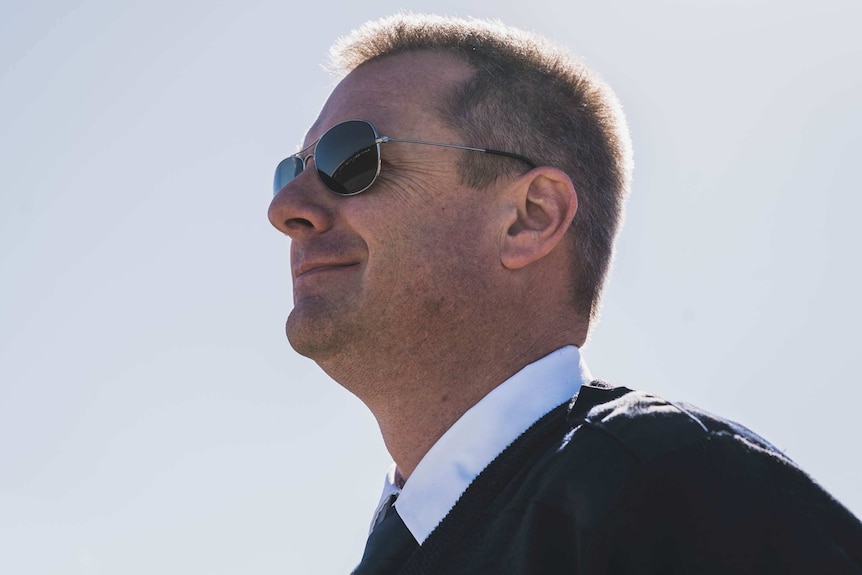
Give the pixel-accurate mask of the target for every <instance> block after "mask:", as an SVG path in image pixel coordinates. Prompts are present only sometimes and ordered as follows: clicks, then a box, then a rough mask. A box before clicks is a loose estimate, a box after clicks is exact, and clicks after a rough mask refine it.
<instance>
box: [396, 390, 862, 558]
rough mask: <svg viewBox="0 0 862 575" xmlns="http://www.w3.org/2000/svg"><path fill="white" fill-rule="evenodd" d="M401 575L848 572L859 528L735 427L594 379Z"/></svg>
mask: <svg viewBox="0 0 862 575" xmlns="http://www.w3.org/2000/svg"><path fill="white" fill-rule="evenodd" d="M492 432H493V430H489V433H492ZM825 447H827V448H828V446H825ZM399 573H400V574H401V575H410V574H421V573H424V574H428V573H439V574H446V575H458V574H471V575H476V574H485V573H487V574H525V575H526V574H529V575H542V574H562V573H567V574H584V575H586V574H590V575H594V574H595V575H597V574H648V573H649V574H653V573H654V574H659V573H660V574H662V575H666V574H670V573H703V574H712V573H715V574H718V573H722V574H723V573H740V574H748V573H782V574H784V573H799V574H802V573H805V574H814V573H816V574H822V573H823V574H825V573H829V574H833V573H834V574H845V573H846V574H850V573H852V574H856V575H859V574H862V524H860V522H859V520H858V519H856V518H855V517H854V516H853V515H852V514H851V513H850V512H849V511H848V510H846V509H845V508H844V507H842V506H841V505H840V504H839V503H838V502H837V501H835V500H834V499H833V498H832V497H831V496H829V494H827V493H826V492H825V491H824V490H823V489H821V488H820V487H819V486H818V485H817V484H816V483H814V482H813V481H812V480H811V479H810V478H809V477H808V476H807V475H806V474H805V473H803V472H802V471H801V470H799V468H798V467H796V465H795V464H794V463H793V462H791V461H790V460H789V459H788V458H787V457H786V456H784V455H783V454H781V453H780V452H779V451H778V450H777V449H775V448H774V447H772V446H771V445H770V444H769V443H767V442H766V441H764V440H763V439H762V438H760V437H758V436H757V435H755V434H754V433H752V432H751V431H749V430H748V429H746V428H744V427H742V426H741V425H738V424H736V423H733V422H730V421H727V420H724V419H721V418H718V417H716V416H713V415H710V414H708V413H706V412H704V411H702V410H699V409H697V408H695V407H692V406H688V405H682V404H676V403H671V402H668V401H665V400H663V399H660V398H657V397H655V396H652V395H649V394H646V393H643V392H636V391H631V390H629V389H626V388H612V387H610V386H608V385H607V384H604V383H602V382H593V383H592V384H589V385H586V386H584V387H582V388H581V391H580V392H579V394H578V395H577V396H576V397H575V398H574V399H573V400H572V402H571V403H570V404H569V405H561V406H559V407H558V408H556V409H554V410H553V411H551V412H550V413H549V414H547V415H546V416H545V417H543V418H542V419H540V420H539V421H538V422H536V423H535V424H534V425H533V426H532V427H530V429H528V430H527V431H526V432H524V434H522V435H521V436H520V437H519V438H518V439H517V440H515V441H514V442H513V443H512V444H511V445H510V446H509V447H508V448H507V449H506V450H505V451H503V453H501V454H500V455H499V456H498V457H497V458H496V459H495V460H494V461H493V462H492V463H491V464H490V465H488V467H487V468H486V469H485V470H484V471H483V472H482V473H481V474H480V475H479V476H478V477H477V478H476V479H475V481H473V483H472V484H471V485H470V486H469V487H468V488H467V490H466V491H465V492H464V494H463V495H462V496H461V498H460V499H459V500H458V502H457V503H456V505H455V507H454V508H453V509H452V510H451V511H450V512H449V514H448V515H447V516H446V517H445V518H444V519H443V520H442V521H441V522H440V524H439V525H438V526H437V528H436V529H435V530H434V531H433V532H432V533H431V534H430V535H429V537H428V539H426V540H425V542H424V543H423V544H422V545H421V546H420V547H419V549H418V550H417V551H416V552H415V553H414V554H413V555H412V556H411V558H410V559H409V560H408V562H407V563H406V564H405V565H404V567H403V568H402V569H401V571H400V572H399Z"/></svg>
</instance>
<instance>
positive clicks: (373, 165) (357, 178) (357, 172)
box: [314, 120, 380, 196]
mask: <svg viewBox="0 0 862 575" xmlns="http://www.w3.org/2000/svg"><path fill="white" fill-rule="evenodd" d="M314 167H315V168H316V169H317V172H318V173H319V174H320V179H321V180H322V181H323V183H324V184H325V185H326V187H328V188H329V189H330V190H332V191H333V192H335V193H336V194H341V195H344V196H350V195H353V194H358V193H359V192H361V191H363V190H365V189H367V188H368V186H370V185H371V184H372V182H374V178H376V177H377V173H378V171H379V169H380V157H379V155H378V148H377V143H376V142H375V134H374V128H372V127H371V124H369V123H367V122H363V121H359V120H350V121H347V122H343V123H341V124H338V125H336V126H333V127H332V129H330V130H329V131H328V132H326V133H325V134H324V135H323V137H321V138H320V141H319V142H318V143H317V147H316V148H315V150H314Z"/></svg>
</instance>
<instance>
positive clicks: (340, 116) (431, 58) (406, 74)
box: [305, 51, 473, 145]
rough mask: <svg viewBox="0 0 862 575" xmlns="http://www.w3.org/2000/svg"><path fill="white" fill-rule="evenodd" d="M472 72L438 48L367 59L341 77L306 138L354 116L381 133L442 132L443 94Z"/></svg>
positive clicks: (424, 134) (422, 134)
mask: <svg viewBox="0 0 862 575" xmlns="http://www.w3.org/2000/svg"><path fill="white" fill-rule="evenodd" d="M472 74H473V70H472V69H471V68H470V66H469V65H468V64H467V63H466V62H464V61H463V60H460V59H459V58H457V57H455V56H453V55H451V54H446V53H440V52H431V51H419V52H408V53H404V54H398V55H395V56H386V57H384V58H382V59H380V60H377V61H373V62H367V63H365V64H363V65H361V66H360V67H358V68H356V69H355V70H353V71H352V72H351V73H350V74H348V75H347V76H346V77H345V78H344V79H343V80H342V81H341V82H339V84H338V86H336V88H335V90H333V92H332V94H331V95H330V96H329V99H328V100H327V101H326V104H325V105H324V106H323V109H322V110H321V112H320V115H319V116H318V118H317V121H316V122H315V123H314V125H313V126H312V127H311V129H310V130H309V131H308V134H307V136H306V142H305V143H306V145H307V144H309V143H311V142H313V141H314V140H316V139H317V138H319V137H320V135H321V134H323V132H325V131H326V130H327V129H329V128H330V127H332V126H334V125H335V124H337V123H339V122H343V121H345V120H352V119H361V120H368V121H369V122H371V123H372V124H374V125H375V127H376V128H377V129H378V131H379V132H380V134H381V135H391V136H393V137H412V138H419V137H430V136H432V135H433V134H435V133H436V134H441V133H442V132H445V128H444V127H443V125H442V122H441V121H440V111H441V109H442V104H443V102H444V101H445V98H447V97H448V95H449V94H450V93H451V91H452V89H453V88H455V86H457V85H458V84H461V83H463V82H465V81H466V80H468V79H469V78H470V76H471V75H472Z"/></svg>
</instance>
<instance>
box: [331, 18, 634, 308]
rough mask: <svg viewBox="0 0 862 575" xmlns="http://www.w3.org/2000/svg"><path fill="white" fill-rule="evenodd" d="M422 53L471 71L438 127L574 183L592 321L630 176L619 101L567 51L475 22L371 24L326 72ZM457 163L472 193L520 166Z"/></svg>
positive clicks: (580, 277)
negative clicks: (449, 58) (445, 56)
mask: <svg viewBox="0 0 862 575" xmlns="http://www.w3.org/2000/svg"><path fill="white" fill-rule="evenodd" d="M421 50H431V51H440V52H445V53H449V54H453V55H455V56H456V57H459V58H461V59H462V60H464V61H466V62H467V63H468V64H469V65H470V66H471V67H472V68H473V69H474V70H475V74H474V75H473V76H472V78H471V79H470V80H468V81H467V82H465V83H464V84H462V85H460V86H457V87H456V88H455V90H453V93H452V94H451V95H450V96H449V98H448V99H447V101H446V102H442V103H441V108H440V109H441V115H442V119H443V121H445V122H446V123H447V124H448V125H449V126H450V127H451V128H453V129H454V130H456V131H459V132H460V133H462V134H463V135H464V138H465V143H466V144H468V145H475V146H481V147H486V148H495V149H499V150H506V151H509V152H516V153H519V154H521V155H524V156H527V157H529V158H531V159H533V161H534V162H537V163H539V165H548V166H553V167H556V168H559V169H561V170H563V171H564V172H565V173H566V174H567V175H568V176H569V177H570V178H571V180H572V182H573V184H574V186H575V189H576V191H577V194H578V212H577V214H576V215H575V219H574V221H573V222H572V226H571V229H570V231H571V233H570V234H569V236H570V238H571V239H570V242H571V247H572V253H573V256H574V257H573V267H574V269H573V290H574V292H573V295H574V297H573V302H574V305H575V307H576V309H577V310H578V312H579V313H582V314H584V315H586V316H588V317H589V319H590V320H591V321H593V320H595V319H596V316H597V314H598V309H599V305H598V304H599V299H600V296H601V291H602V287H603V285H604V283H605V279H606V276H607V273H608V269H609V268H610V264H611V260H612V258H613V243H614V239H615V237H616V234H617V230H618V229H619V225H620V223H621V221H622V216H623V204H624V202H625V199H626V196H627V195H628V190H629V183H630V179H631V170H632V151H631V141H630V138H629V133H628V128H627V127H626V122H625V118H624V116H623V113H622V110H621V108H620V105H619V102H618V101H617V99H616V96H615V95H614V93H613V92H612V91H611V89H610V88H609V87H608V86H607V85H606V84H605V83H604V82H602V81H601V80H600V79H599V78H597V77H596V76H595V75H594V74H593V73H592V72H591V71H590V70H588V69H587V68H586V67H585V66H584V65H583V64H582V63H580V62H579V61H577V60H575V59H574V58H572V56H571V55H570V54H569V53H567V52H566V51H564V50H562V49H559V48H557V47H555V46H553V45H551V44H549V43H548V42H547V41H545V40H543V39H542V38H539V37H536V36H533V35H531V34H528V33H526V32H523V31H521V30H517V29H514V28H510V27H507V26H504V25H502V24H500V23H498V22H488V21H484V20H476V19H470V20H462V19H454V18H443V17H439V16H430V15H416V14H398V15H395V16H390V17H387V18H383V19H381V20H377V21H374V22H369V23H367V24H365V25H364V26H362V27H361V28H359V29H357V30H355V31H354V32H352V33H351V34H350V35H348V36H346V37H345V38H342V39H340V40H339V41H338V42H337V43H336V44H335V45H334V46H333V48H332V50H331V52H330V65H331V67H332V68H333V70H334V71H336V72H338V73H341V74H347V73H349V72H350V71H352V70H353V69H355V68H357V67H358V66H360V65H362V64H364V63H366V62H370V61H373V60H378V59H381V58H384V57H387V56H393V55H397V54H399V53H404V52H415V51H421ZM463 158H464V159H463V161H462V163H461V165H460V166H459V171H460V177H461V179H462V180H463V182H464V183H466V184H468V185H471V186H474V187H483V186H486V185H488V184H490V183H492V182H493V181H495V180H496V179H497V178H498V177H500V176H501V175H504V174H511V173H514V172H516V171H517V170H518V169H522V168H523V166H521V165H519V164H518V163H517V162H513V161H512V160H510V159H507V158H502V157H499V156H492V155H490V154H465V155H464V156H463Z"/></svg>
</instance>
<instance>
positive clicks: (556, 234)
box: [501, 166, 578, 270]
mask: <svg viewBox="0 0 862 575" xmlns="http://www.w3.org/2000/svg"><path fill="white" fill-rule="evenodd" d="M510 186H511V187H510V188H509V190H508V194H511V195H510V200H513V203H512V204H510V205H512V206H513V207H514V208H515V209H514V210H513V211H512V212H511V213H510V221H509V225H508V229H507V230H506V233H505V234H504V236H503V238H502V246H501V247H502V249H501V260H502V263H503V266H505V267H506V268H508V269H512V270H515V269H520V268H523V267H526V266H528V265H530V264H531V263H533V262H535V261H538V260H539V259H541V258H543V257H545V256H546V255H548V254H549V253H550V252H551V251H552V250H553V249H554V248H555V247H556V246H557V244H559V243H560V241H561V240H562V239H563V236H565V235H566V231H568V229H569V226H570V225H571V223H572V220H573V219H574V217H575V212H577V210H578V195H577V193H576V192H575V186H574V185H573V184H572V180H571V179H570V178H569V176H567V175H566V174H565V172H563V171H562V170H559V169H557V168H551V167H548V166H542V167H539V168H535V169H533V170H531V171H529V172H527V173H526V174H524V175H522V176H520V177H519V178H517V179H515V180H514V181H512V182H511V184H510Z"/></svg>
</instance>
